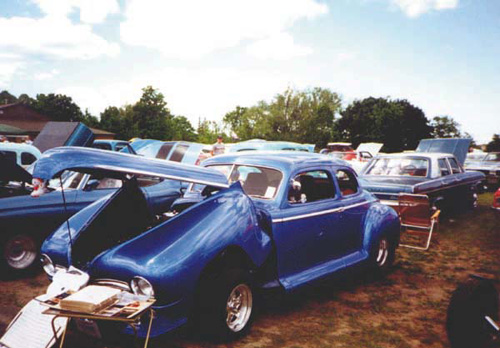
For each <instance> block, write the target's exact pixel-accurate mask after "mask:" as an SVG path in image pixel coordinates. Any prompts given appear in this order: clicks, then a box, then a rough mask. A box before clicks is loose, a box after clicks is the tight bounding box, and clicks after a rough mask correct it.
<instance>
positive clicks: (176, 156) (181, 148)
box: [169, 144, 189, 162]
mask: <svg viewBox="0 0 500 348" xmlns="http://www.w3.org/2000/svg"><path fill="white" fill-rule="evenodd" d="M188 147H189V145H183V144H181V145H177V147H176V148H175V150H174V152H173V153H172V156H170V158H169V160H171V161H174V162H180V161H182V159H183V158H184V154H185V153H186V151H187V149H188Z"/></svg>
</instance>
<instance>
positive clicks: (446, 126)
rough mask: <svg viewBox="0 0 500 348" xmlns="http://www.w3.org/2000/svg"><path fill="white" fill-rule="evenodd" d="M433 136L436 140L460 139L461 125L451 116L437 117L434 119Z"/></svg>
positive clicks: (432, 123)
mask: <svg viewBox="0 0 500 348" xmlns="http://www.w3.org/2000/svg"><path fill="white" fill-rule="evenodd" d="M431 126H432V128H433V130H432V136H433V137H434V138H460V137H461V136H462V134H461V133H460V124H459V123H458V122H456V121H455V120H454V119H453V118H451V117H450V116H436V117H434V118H433V119H432V122H431Z"/></svg>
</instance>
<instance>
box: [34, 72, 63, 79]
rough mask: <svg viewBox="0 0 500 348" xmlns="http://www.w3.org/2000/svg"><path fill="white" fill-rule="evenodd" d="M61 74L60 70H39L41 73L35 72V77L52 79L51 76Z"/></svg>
mask: <svg viewBox="0 0 500 348" xmlns="http://www.w3.org/2000/svg"><path fill="white" fill-rule="evenodd" d="M59 74H60V71H59V70H57V69H52V70H50V71H45V72H39V73H37V74H35V76H34V78H35V80H38V81H43V80H50V79H51V78H53V77H54V76H56V75H59Z"/></svg>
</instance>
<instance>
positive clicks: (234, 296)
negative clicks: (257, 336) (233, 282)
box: [226, 284, 253, 332]
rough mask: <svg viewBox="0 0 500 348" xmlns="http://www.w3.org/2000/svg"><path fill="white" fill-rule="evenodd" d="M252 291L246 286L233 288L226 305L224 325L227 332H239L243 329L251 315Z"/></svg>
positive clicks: (241, 285)
mask: <svg viewBox="0 0 500 348" xmlns="http://www.w3.org/2000/svg"><path fill="white" fill-rule="evenodd" d="M252 304H253V298H252V290H251V289H250V287H249V286H248V285H246V284H239V285H237V286H236V287H234V288H233V290H232V291H231V293H230V294H229V297H228V298H227V303H226V313H227V316H226V324H227V327H228V328H229V330H231V331H233V332H239V331H241V330H243V329H244V328H245V326H246V325H247V324H248V321H249V319H250V314H251V313H252Z"/></svg>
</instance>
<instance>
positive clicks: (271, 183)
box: [191, 164, 283, 199]
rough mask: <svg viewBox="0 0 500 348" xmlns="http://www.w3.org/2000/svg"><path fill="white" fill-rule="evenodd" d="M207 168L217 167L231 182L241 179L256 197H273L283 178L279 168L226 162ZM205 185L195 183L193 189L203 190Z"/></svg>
mask: <svg viewBox="0 0 500 348" xmlns="http://www.w3.org/2000/svg"><path fill="white" fill-rule="evenodd" d="M207 168H213V169H216V170H218V171H220V172H221V173H223V174H224V175H226V177H227V178H228V181H229V184H232V183H234V182H236V181H239V182H240V183H241V186H242V187H243V191H245V193H246V194H247V195H249V196H251V197H254V198H262V199H273V198H274V197H275V196H276V193H277V192H278V188H279V186H280V184H281V180H282V178H283V174H282V173H281V172H280V171H279V170H276V169H271V168H263V167H259V166H251V165H238V164H237V165H227V164H224V165H213V166H208V167H207ZM204 187H205V186H203V185H199V184H197V185H193V186H192V187H191V191H196V192H201V191H202V190H203V188H204Z"/></svg>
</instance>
